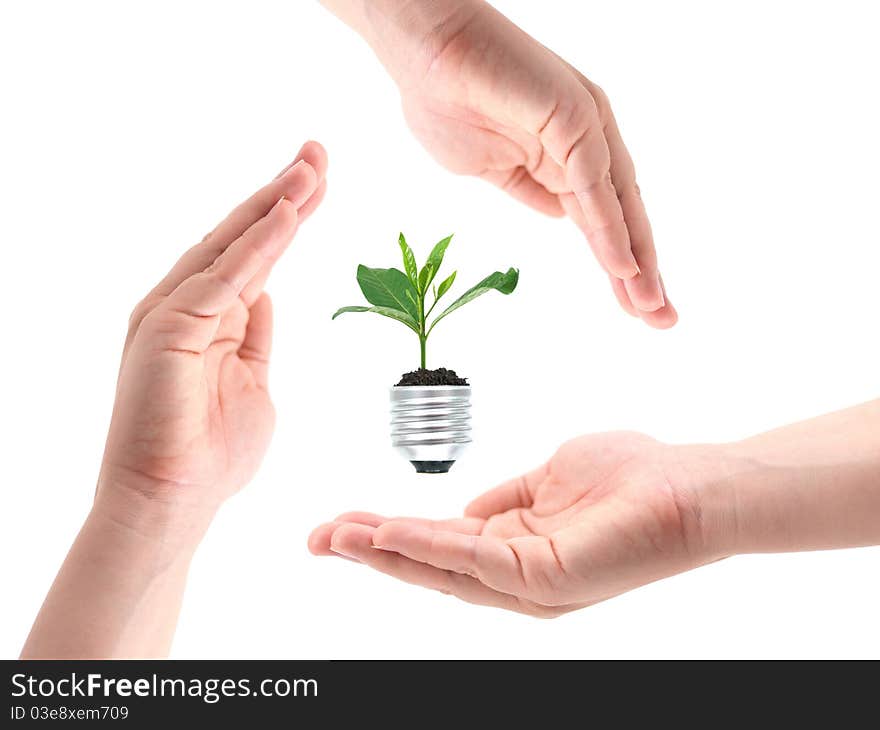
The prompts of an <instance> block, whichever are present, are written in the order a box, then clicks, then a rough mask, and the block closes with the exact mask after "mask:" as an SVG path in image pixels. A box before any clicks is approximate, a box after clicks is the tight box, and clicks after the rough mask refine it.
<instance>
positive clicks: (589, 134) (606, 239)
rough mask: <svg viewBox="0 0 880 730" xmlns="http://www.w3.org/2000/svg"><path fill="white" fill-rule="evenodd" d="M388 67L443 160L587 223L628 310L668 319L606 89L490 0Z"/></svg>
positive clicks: (422, 134) (657, 320)
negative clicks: (421, 48) (417, 60)
mask: <svg viewBox="0 0 880 730" xmlns="http://www.w3.org/2000/svg"><path fill="white" fill-rule="evenodd" d="M473 8H474V9H473V10H472V11H471V12H469V13H467V14H465V15H464V16H463V19H459V20H457V21H450V23H448V24H447V26H448V27H447V29H446V32H445V34H442V37H438V38H437V39H436V41H435V43H434V44H433V45H434V46H436V47H431V44H429V48H430V51H429V52H428V53H422V54H414V55H415V57H416V58H425V59H426V61H425V63H424V65H420V64H418V63H413V61H412V58H411V57H406V58H403V59H401V60H400V61H399V62H398V63H400V64H401V65H402V66H405V67H402V68H399V69H392V73H393V75H394V76H395V78H396V79H397V80H398V83H399V85H400V89H401V96H402V100H403V109H404V113H405V116H406V119H407V121H408V123H409V125H410V127H411V128H412V130H413V132H414V133H415V135H416V137H417V138H418V139H419V140H420V141H421V142H422V144H423V145H424V146H425V147H426V148H427V149H428V151H429V152H430V153H431V154H432V155H433V156H434V157H435V158H436V159H437V160H438V161H439V162H440V163H441V164H442V165H444V166H445V167H447V168H448V169H450V170H452V171H453V172H457V173H460V174H466V175H476V176H479V177H482V178H483V179H485V180H487V181H489V182H491V183H493V184H495V185H498V186H499V187H501V188H503V189H504V190H507V191H508V192H509V193H510V194H511V195H512V196H513V197H514V198H516V199H518V200H520V201H522V202H524V203H526V204H528V205H530V206H532V207H533V208H536V209H537V210H539V211H542V212H544V213H547V214H549V215H563V214H568V215H569V216H570V217H571V218H572V219H573V220H574V221H575V222H576V223H577V224H578V226H579V227H580V228H581V229H582V230H583V232H584V233H585V235H586V236H587V239H588V241H589V243H590V245H591V247H592V249H593V251H594V253H595V255H596V257H597V259H598V260H599V262H600V263H601V265H602V266H603V267H604V268H605V270H606V271H607V272H608V274H609V277H610V279H611V282H612V286H613V289H614V292H615V294H616V295H617V297H618V300H619V301H620V303H621V305H622V306H623V307H624V309H626V310H627V311H628V312H630V313H631V314H634V315H639V316H641V317H642V318H643V319H644V320H645V321H646V322H647V323H648V324H650V325H652V326H655V327H669V326H672V325H673V324H674V323H675V321H676V318H677V315H676V313H675V309H674V308H673V307H672V305H671V304H669V303H668V302H667V300H666V297H665V292H664V290H663V284H662V281H661V279H660V276H659V272H658V268H657V257H656V253H655V250H654V242H653V237H652V234H651V226H650V223H649V221H648V217H647V213H646V212H645V207H644V204H643V203H642V199H641V196H640V193H639V188H638V186H637V184H636V178H635V169H634V167H633V163H632V160H631V158H630V156H629V153H628V152H627V149H626V147H625V145H624V143H623V140H622V139H621V136H620V132H619V131H618V128H617V123H616V121H615V119H614V116H613V114H612V113H611V108H610V106H609V103H608V99H607V97H606V96H605V94H604V93H603V92H602V90H601V89H599V87H598V86H596V85H595V84H593V83H591V82H590V81H589V80H587V79H586V78H585V77H584V76H583V75H581V74H580V73H579V72H578V71H577V70H576V69H574V68H572V67H571V66H569V65H568V64H567V63H566V62H565V61H563V60H562V59H560V58H559V57H558V56H556V55H555V54H554V53H552V52H551V51H550V50H548V49H547V48H545V47H544V46H542V45H541V44H540V43H538V42H537V41H535V40H534V39H533V38H531V37H530V36H528V35H527V34H526V33H524V32H523V31H522V30H520V29H519V28H518V27H516V26H515V25H514V24H513V23H511V22H510V21H509V20H507V18H505V17H504V16H503V15H501V14H500V13H498V12H497V11H496V10H494V9H493V8H492V7H491V6H489V5H488V4H485V3H475V4H474V5H473Z"/></svg>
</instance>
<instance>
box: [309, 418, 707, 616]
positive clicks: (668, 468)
mask: <svg viewBox="0 0 880 730" xmlns="http://www.w3.org/2000/svg"><path fill="white" fill-rule="evenodd" d="M696 468H698V467H697V466H696V465H694V467H693V469H691V468H689V467H688V466H685V465H683V461H682V457H681V453H680V451H679V450H678V449H677V447H670V446H666V445H664V444H661V443H659V442H657V441H654V440H653V439H650V438H648V437H646V436H642V435H640V434H634V433H609V434H599V435H593V436H583V437H580V438H577V439H574V440H572V441H570V442H568V443H566V444H564V445H563V446H562V447H561V448H560V449H559V450H558V451H557V452H556V454H555V455H554V456H553V457H552V458H551V459H550V461H549V462H547V463H546V464H545V465H543V466H541V467H540V468H538V469H536V470H534V471H532V472H530V473H529V474H526V475H525V476H523V477H520V478H518V479H514V480H512V481H510V482H507V483H505V484H502V485H501V486H499V487H497V488H495V489H493V490H491V491H489V492H487V493H486V494H484V495H482V496H481V497H479V498H477V499H476V500H475V501H474V502H472V503H471V504H470V505H469V506H468V508H467V510H466V511H465V516H464V517H462V518H458V519H451V520H441V521H431V520H424V519H416V518H393V519H389V518H383V517H380V516H378V515H373V514H370V513H364V512H352V513H347V514H345V515H342V516H341V517H339V518H337V519H336V520H335V521H334V522H331V523H328V524H325V525H322V526H320V527H319V528H317V529H316V530H315V531H314V532H313V533H312V535H311V537H310V540H309V546H310V549H311V550H312V552H314V553H316V554H318V555H332V554H334V553H336V554H340V555H343V556H345V557H348V558H353V559H355V560H358V561H360V562H362V563H365V564H366V565H368V566H370V567H373V568H375V569H376V570H379V571H381V572H384V573H388V574H390V575H393V576H395V577H397V578H399V579H401V580H404V581H407V582H410V583H416V584H418V585H422V586H425V587H427V588H433V589H436V590H440V591H443V592H445V593H451V594H454V595H456V596H458V597H459V598H462V599H464V600H466V601H469V602H472V603H479V604H484V605H490V606H497V607H500V608H508V609H512V610H516V611H522V612H526V613H530V614H533V615H537V616H555V615H559V614H560V613H564V612H566V611H571V610H573V609H576V608H581V607H583V606H586V605H589V604H592V603H595V602H597V601H601V600H604V599H606V598H609V597H611V596H614V595H617V594H619V593H622V592H624V591H627V590H630V589H632V588H635V587H637V586H640V585H643V584H645V583H648V582H650V581H653V580H657V579H659V578H662V577H665V576H669V575H673V574H675V573H678V572H681V571H684V570H688V569H690V568H693V567H696V566H697V565H701V564H703V563H705V562H709V561H710V560H712V559H715V558H716V557H718V556H711V555H708V554H707V552H706V550H704V549H703V546H702V541H701V539H700V529H699V519H698V514H697V512H698V511H697V509H696V508H695V504H696V500H695V497H694V492H693V489H694V488H693V483H694V481H695V477H694V474H695V469H696ZM376 548H381V549H380V550H377V549H376Z"/></svg>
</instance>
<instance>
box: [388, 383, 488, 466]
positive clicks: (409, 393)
mask: <svg viewBox="0 0 880 730" xmlns="http://www.w3.org/2000/svg"><path fill="white" fill-rule="evenodd" d="M470 442H471V388H470V386H469V385H428V386H412V385H404V386H395V387H393V388H391V445H392V446H393V447H394V449H395V450H396V451H397V452H398V453H400V454H401V456H403V457H404V458H405V459H407V460H408V461H410V462H411V463H412V465H413V466H414V467H415V468H416V471H417V472H418V473H420V474H442V473H445V472H447V471H449V469H450V468H451V467H452V464H453V463H454V462H455V460H456V459H458V457H459V456H460V454H461V452H462V451H464V449H465V447H466V446H467V445H468V444H469V443H470Z"/></svg>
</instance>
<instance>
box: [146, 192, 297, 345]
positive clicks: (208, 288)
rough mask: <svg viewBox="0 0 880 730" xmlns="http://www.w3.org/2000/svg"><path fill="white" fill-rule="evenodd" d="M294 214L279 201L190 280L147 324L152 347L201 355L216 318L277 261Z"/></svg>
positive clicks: (292, 228) (291, 228) (292, 230)
mask: <svg viewBox="0 0 880 730" xmlns="http://www.w3.org/2000/svg"><path fill="white" fill-rule="evenodd" d="M296 224H297V213H296V208H294V206H293V204H292V203H291V202H290V201H288V200H286V199H285V198H282V199H281V200H279V201H278V202H277V203H276V205H275V206H274V207H273V208H272V210H270V211H269V213H268V214H267V215H266V216H265V217H263V218H261V219H260V220H258V221H257V222H256V223H254V224H253V225H252V226H251V227H250V228H248V229H247V231H245V232H244V233H243V234H242V236H241V237H240V238H239V239H238V240H237V241H235V243H233V244H232V245H231V246H229V248H227V249H226V251H224V252H223V253H222V254H221V255H220V256H219V257H218V258H217V259H216V261H214V263H213V264H211V265H210V266H209V267H208V268H207V269H205V270H204V271H202V272H200V273H197V274H194V275H193V276H190V277H189V278H188V279H187V280H186V281H184V282H183V283H182V284H180V286H178V287H177V288H176V289H175V290H174V291H173V292H171V294H170V295H169V296H168V297H167V298H166V299H165V300H164V301H163V302H162V303H161V304H160V305H159V306H158V307H156V309H154V310H153V311H152V312H151V313H150V314H149V315H147V317H146V318H145V320H144V322H145V324H146V323H147V322H153V323H155V324H156V325H157V326H155V327H154V328H153V329H152V334H153V336H154V337H155V338H156V339H155V342H154V344H156V345H157V346H158V347H160V348H164V349H176V350H184V351H189V352H195V353H201V352H204V351H205V350H206V349H207V348H208V347H209V346H210V345H211V342H212V341H213V339H214V336H215V334H216V332H217V328H218V326H219V324H220V316H219V315H220V314H222V313H223V312H224V311H226V310H227V309H228V308H229V307H230V306H231V305H232V304H233V303H234V302H235V301H236V299H238V297H239V295H240V294H241V292H242V290H243V289H244V287H245V286H247V284H248V283H249V282H250V280H251V279H252V278H253V277H254V276H255V275H256V274H257V273H258V272H259V271H260V270H261V269H262V268H263V266H264V265H266V264H267V263H268V264H270V265H271V264H272V263H274V262H275V261H277V260H278V258H279V257H280V256H281V254H282V253H283V252H284V250H285V249H286V248H287V246H288V245H289V244H290V241H291V240H292V239H293V235H294V233H295V232H296Z"/></svg>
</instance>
